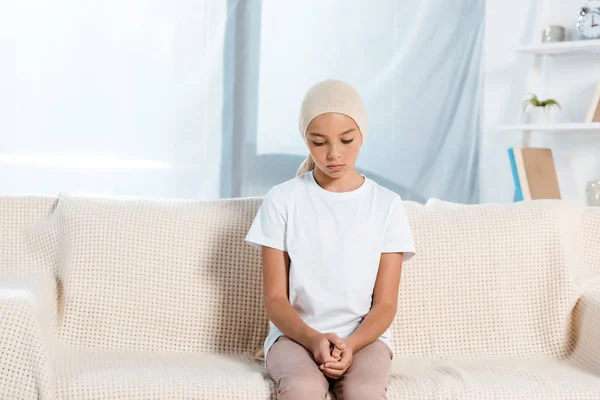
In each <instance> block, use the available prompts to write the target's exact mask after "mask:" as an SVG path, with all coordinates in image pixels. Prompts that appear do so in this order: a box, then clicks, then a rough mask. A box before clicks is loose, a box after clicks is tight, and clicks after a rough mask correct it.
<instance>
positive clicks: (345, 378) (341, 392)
mask: <svg viewBox="0 0 600 400" xmlns="http://www.w3.org/2000/svg"><path fill="white" fill-rule="evenodd" d="M391 358H392V353H391V350H390V348H389V347H388V346H387V345H386V344H385V343H383V342H382V341H380V340H377V341H375V342H373V343H371V344H369V345H367V346H365V347H363V348H362V349H361V350H360V351H358V352H357V353H356V354H354V357H353V361H352V365H351V366H350V368H348V370H347V371H346V373H345V374H344V375H342V377H340V378H339V379H328V378H327V377H326V376H325V375H324V374H323V372H321V370H320V369H319V366H318V365H317V364H316V363H315V360H314V359H313V357H312V354H310V352H309V351H307V350H306V349H305V348H304V347H302V346H301V345H300V344H298V343H296V342H294V341H293V340H291V339H289V338H287V337H286V336H282V337H280V338H279V339H278V340H277V342H276V343H275V344H274V345H273V349H272V350H271V351H270V352H269V354H268V357H267V363H266V366H267V371H268V373H269V376H270V377H271V379H272V380H273V382H276V383H275V387H276V391H277V399H278V400H279V399H280V400H304V399H322V398H324V397H325V395H326V394H327V393H328V392H329V391H330V389H331V391H332V392H334V393H335V394H336V396H337V397H336V399H337V400H353V399H358V400H364V399H373V400H375V399H385V398H386V397H385V396H386V392H387V385H388V382H389V379H390V372H391V371H390V368H391ZM329 394H331V393H329Z"/></svg>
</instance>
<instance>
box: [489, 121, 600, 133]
mask: <svg viewBox="0 0 600 400" xmlns="http://www.w3.org/2000/svg"><path fill="white" fill-rule="evenodd" d="M497 130H499V131H531V132H555V133H574V132H591V133H600V122H592V123H587V124H586V123H565V124H516V125H499V126H498V127H497Z"/></svg>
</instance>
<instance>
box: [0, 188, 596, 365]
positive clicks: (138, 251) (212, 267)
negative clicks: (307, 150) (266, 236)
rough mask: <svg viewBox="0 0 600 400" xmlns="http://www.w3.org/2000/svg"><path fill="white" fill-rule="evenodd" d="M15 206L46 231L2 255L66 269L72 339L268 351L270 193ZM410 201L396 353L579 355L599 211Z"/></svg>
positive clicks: (63, 199) (65, 198)
mask: <svg viewBox="0 0 600 400" xmlns="http://www.w3.org/2000/svg"><path fill="white" fill-rule="evenodd" d="M4 201H5V203H4V205H3V207H2V209H3V210H4V211H2V212H3V213H4V216H5V220H7V221H12V222H11V224H12V225H18V224H21V221H23V224H24V225H23V226H27V227H34V228H35V229H37V232H38V234H37V235H33V236H32V235H30V234H24V233H20V234H19V235H21V234H22V235H24V238H22V239H19V240H16V239H11V240H13V241H12V242H6V243H11V245H13V246H14V247H13V248H14V249H17V250H18V255H16V252H17V250H15V251H13V250H9V251H8V252H7V251H6V250H5V251H4V253H5V254H3V255H2V257H4V259H3V260H12V262H13V263H14V265H16V266H17V267H13V268H25V269H26V268H31V267H30V266H28V265H29V264H27V262H26V263H22V262H21V263H20V264H19V262H20V260H21V259H20V258H19V255H21V254H28V256H27V257H29V259H30V260H31V259H34V260H35V264H36V268H41V269H44V270H53V269H55V270H57V275H58V276H59V279H60V285H61V287H62V289H63V294H62V299H61V301H60V307H61V312H60V321H59V332H58V333H59V336H60V337H61V338H62V339H64V340H66V341H67V342H69V343H71V344H74V345H84V346H89V347H94V348H105V349H137V350H175V351H177V350H181V351H216V352H246V351H254V350H256V349H259V348H261V347H262V343H263V340H264V338H265V336H266V333H267V328H268V325H267V320H266V316H265V313H264V310H263V303H262V279H261V260H260V253H259V252H258V251H256V250H255V249H254V248H253V247H252V246H250V245H248V244H246V243H245V242H244V241H243V238H244V236H245V234H246V232H247V230H248V228H249V227H250V224H251V222H252V219H253V218H254V216H255V214H256V211H257V210H258V207H259V206H260V203H261V201H262V198H245V199H234V200H218V201H198V200H151V199H126V198H86V197H78V196H72V195H67V194H65V195H61V196H60V201H59V202H58V206H57V207H54V203H53V200H52V199H48V201H47V202H45V203H38V202H35V201H33V200H24V201H25V202H20V203H19V205H15V206H13V208H12V209H9V207H7V206H6V204H9V203H6V200H4ZM21 201H23V200H21ZM27 201H30V203H27ZM29 205H31V207H32V210H27V208H28V207H29ZM405 205H406V209H407V213H408V216H409V219H410V223H411V226H412V229H413V233H414V235H415V243H416V246H417V256H415V257H414V258H413V259H411V260H410V261H408V262H406V263H405V264H404V266H403V272H402V282H401V288H400V298H399V305H398V313H397V315H396V318H395V320H394V322H393V324H392V331H393V336H394V337H393V342H392V344H393V347H394V353H395V356H396V357H407V358H410V357H423V356H425V357H437V358H453V357H459V356H460V357H465V356H467V357H468V356H472V357H481V356H488V357H494V358H510V359H514V358H527V357H534V356H549V357H560V356H561V355H564V354H565V353H566V352H568V350H569V346H570V344H571V337H570V313H571V309H572V308H573V306H574V304H575V302H576V301H577V299H578V297H579V295H580V294H581V292H582V291H583V290H586V288H589V287H592V286H593V287H598V288H600V244H599V243H600V212H591V211H589V209H587V210H586V209H584V208H583V207H579V206H576V205H573V204H569V203H566V202H560V201H552V200H547V201H546V200H544V201H533V202H522V203H516V204H508V205H473V206H452V207H428V206H423V205H420V204H417V203H413V202H405ZM10 210H12V211H10ZM21 214H22V215H27V216H26V217H23V216H22V215H21ZM30 214H31V215H30ZM36 218H41V220H39V221H37V222H36V221H35V219H36ZM12 229H13V231H14V230H19V229H21V228H19V227H14V226H13V228H12ZM35 229H33V228H31V229H25V231H26V232H31V231H32V230H35ZM4 232H8V230H7V229H5V230H4V231H3V234H4V235H5V237H9V236H10V235H8V236H6V233H4ZM11 232H12V231H11ZM19 235H17V236H19ZM13 236H14V235H13ZM13 236H10V237H13ZM17 236H14V237H17ZM31 237H34V239H35V240H32V239H31ZM3 243H4V242H3ZM28 244H29V245H30V247H32V248H33V251H32V249H31V248H28V247H27V245H28ZM40 249H41V250H40ZM49 249H54V250H52V251H50V250H49ZM11 251H12V252H13V253H15V254H10V252H11ZM3 262H4V264H3V265H4V266H6V265H12V264H10V263H7V261H3ZM59 267H60V268H59Z"/></svg>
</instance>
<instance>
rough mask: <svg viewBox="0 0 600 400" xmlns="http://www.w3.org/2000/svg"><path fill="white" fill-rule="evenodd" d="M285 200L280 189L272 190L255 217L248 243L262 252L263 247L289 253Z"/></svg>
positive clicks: (247, 236) (248, 234)
mask: <svg viewBox="0 0 600 400" xmlns="http://www.w3.org/2000/svg"><path fill="white" fill-rule="evenodd" d="M285 210H286V204H285V198H284V197H283V194H282V193H281V191H280V190H279V189H277V188H276V187H274V188H272V189H271V190H270V191H269V193H267V195H266V196H265V198H264V200H263V202H262V204H261V206H260V207H259V209H258V212H257V213H256V216H255V217H254V221H253V222H252V225H251V226H250V230H249V231H248V233H247V235H246V239H245V240H246V242H248V243H249V244H251V245H252V246H254V247H255V248H257V249H258V250H261V246H267V247H272V248H274V249H278V250H283V251H287V247H286V245H285V237H286V235H285V232H286V224H287V215H286V211H285Z"/></svg>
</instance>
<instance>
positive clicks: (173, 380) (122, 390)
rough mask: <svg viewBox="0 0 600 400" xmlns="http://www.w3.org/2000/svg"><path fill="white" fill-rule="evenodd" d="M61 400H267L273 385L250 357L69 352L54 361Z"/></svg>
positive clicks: (57, 388) (172, 353) (132, 352)
mask: <svg viewBox="0 0 600 400" xmlns="http://www.w3.org/2000/svg"><path fill="white" fill-rule="evenodd" d="M54 368H55V370H56V394H57V398H59V399H61V400H81V399H97V400H100V399H106V400H109V399H110V400H113V399H123V400H125V399H126V400H159V399H160V400H171V399H173V400H175V399H176V400H196V399H205V400H212V399H238V400H245V399H253V400H258V399H260V400H268V399H271V398H272V397H271V393H272V392H273V383H272V382H271V380H270V379H269V377H268V376H267V375H266V374H265V371H264V369H263V367H262V365H261V364H260V363H257V362H256V361H255V360H253V359H252V358H251V357H250V356H249V355H241V354H239V355H223V354H215V353H176V352H139V351H86V350H77V349H73V350H69V351H66V352H64V353H63V354H62V355H61V356H60V357H59V358H58V359H57V360H56V361H55V365H54Z"/></svg>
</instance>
